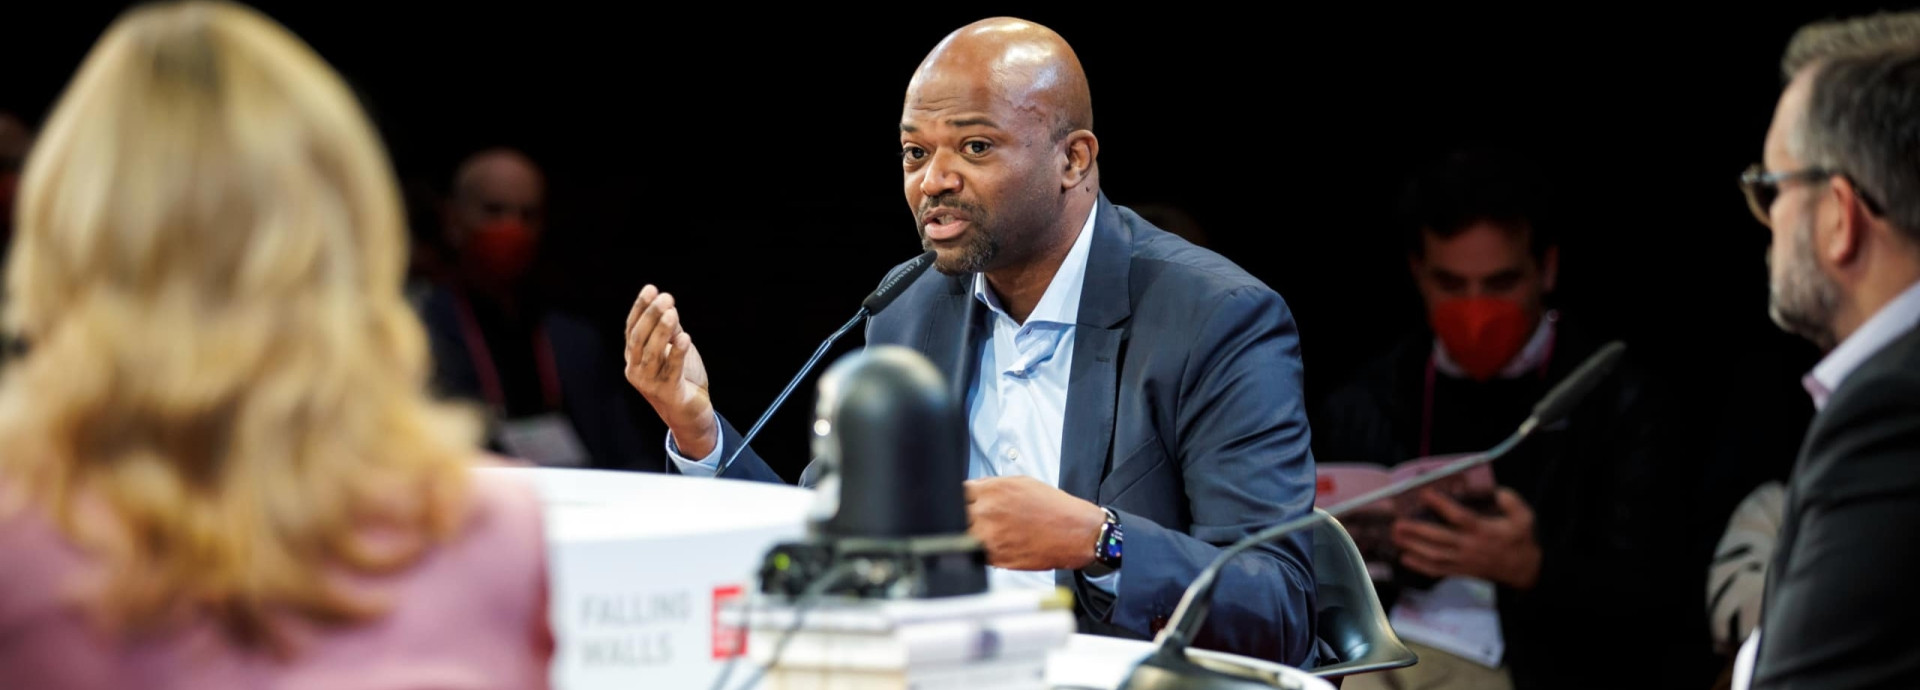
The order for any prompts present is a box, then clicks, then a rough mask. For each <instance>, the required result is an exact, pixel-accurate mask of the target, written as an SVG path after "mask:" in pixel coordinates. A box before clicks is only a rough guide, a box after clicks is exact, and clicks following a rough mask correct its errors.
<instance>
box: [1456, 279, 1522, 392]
mask: <svg viewBox="0 0 1920 690" xmlns="http://www.w3.org/2000/svg"><path fill="white" fill-rule="evenodd" d="M1430 316H1431V318H1432V321H1433V332H1434V335H1437V336H1440V343H1441V344H1442V345H1445V346H1446V347H1447V354H1448V355H1451V356H1452V357H1453V361H1454V362H1456V363H1458V364H1459V365H1460V368H1461V369H1465V370H1466V372H1467V376H1469V377H1472V378H1473V380H1475V381H1485V380H1487V379H1490V378H1493V375H1494V374H1498V373H1500V368H1501V367H1504V366H1506V365H1507V363H1508V362H1511V361H1513V357H1514V355H1518V354H1520V348H1522V347H1526V344H1527V338H1528V337H1529V336H1532V335H1533V330H1534V324H1532V323H1529V322H1528V321H1527V313H1526V310H1525V309H1522V308H1521V307H1520V303H1519V302H1515V301H1513V300H1510V299H1502V298H1499V297H1460V298H1454V299H1447V300H1441V301H1440V302H1438V303H1436V304H1434V305H1433V310H1432V314H1431V315H1430Z"/></svg>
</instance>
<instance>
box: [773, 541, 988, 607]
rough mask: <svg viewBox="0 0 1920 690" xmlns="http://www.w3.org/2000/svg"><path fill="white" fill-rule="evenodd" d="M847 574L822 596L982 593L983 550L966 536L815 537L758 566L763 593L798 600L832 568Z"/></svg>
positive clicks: (784, 546) (787, 545)
mask: <svg viewBox="0 0 1920 690" xmlns="http://www.w3.org/2000/svg"><path fill="white" fill-rule="evenodd" d="M841 565H845V566H847V569H848V570H849V572H848V573H846V575H845V576H843V577H840V579H839V582H837V583H836V584H834V585H832V586H831V587H830V588H829V589H828V590H827V591H826V592H824V594H826V595H831V596H845V597H852V598H858V599H932V598H939V597H952V596H963V595H968V594H979V593H981V592H985V591H987V551H986V549H984V548H982V547H981V546H980V542H979V540H977V539H974V538H973V537H972V536H969V535H967V534H965V533H962V534H954V535H941V536H928V537H905V538H889V539H875V538H857V537H825V536H814V537H809V538H807V539H804V540H801V541H793V542H784V543H781V544H778V545H776V546H774V547H773V549H772V550H769V551H768V552H767V555H766V557H765V558H764V559H762V560H761V563H760V592H761V593H762V594H770V595H781V596H787V597H797V596H799V595H800V594H801V593H802V592H805V591H807V588H808V587H810V586H812V585H813V584H814V583H815V582H817V581H819V580H820V579H821V578H824V577H826V576H827V575H828V574H829V573H832V572H833V571H834V569H835V567H837V566H841Z"/></svg>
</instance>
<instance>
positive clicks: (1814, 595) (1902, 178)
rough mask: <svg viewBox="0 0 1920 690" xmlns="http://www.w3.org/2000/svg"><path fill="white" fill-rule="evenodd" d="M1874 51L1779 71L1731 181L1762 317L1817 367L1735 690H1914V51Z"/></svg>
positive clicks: (1918, 517) (1918, 450)
mask: <svg viewBox="0 0 1920 690" xmlns="http://www.w3.org/2000/svg"><path fill="white" fill-rule="evenodd" d="M1799 42H1800V41H1799V40H1798V39H1796V43H1799ZM1885 48H1886V49H1884V50H1878V51H1861V52H1853V53H1844V52H1843V53H1838V54H1836V56H1834V57H1830V58H1823V59H1819V60H1815V61H1811V62H1810V63H1809V64H1807V65H1805V66H1804V67H1803V68H1801V69H1799V70H1797V72H1793V73H1792V77H1791V80H1790V81H1789V82H1788V85H1787V88H1786V90H1785V91H1784V93H1782V94H1781V97H1780V101H1779V104H1778V106H1777V108H1776V110H1775V113H1774V118H1773V124H1772V126H1771V128H1770V129H1769V130H1768V132H1767V136H1766V141H1765V148H1764V153H1763V163H1762V164H1760V165H1758V166H1755V167H1754V168H1752V169H1749V170H1748V171H1747V172H1746V173H1745V174H1743V175H1742V176H1741V178H1740V182H1741V187H1742V189H1743V190H1744V191H1745V192H1746V194H1747V200H1748V202H1749V204H1750V205H1751V206H1752V208H1753V210H1754V214H1755V215H1756V216H1757V217H1758V218H1759V219H1760V221H1761V222H1762V223H1764V224H1766V225H1767V226H1768V227H1769V228H1771V230H1772V236H1773V242H1772V246H1771V248H1770V250H1769V252H1768V256H1767V261H1768V266H1769V277H1770V280H1769V286H1770V290H1769V305H1768V309H1769V312H1770V314H1771V316H1772V317H1773V320H1774V322H1775V323H1776V324H1778V325H1779V326H1780V327H1781V328H1782V329H1785V330H1787V331H1789V332H1791V333H1794V334H1797V335H1800V336H1801V337H1804V338H1806V339H1808V340H1809V341H1811V342H1813V343H1814V344H1815V345H1817V346H1819V347H1820V349H1822V350H1823V351H1825V352H1826V356H1825V358H1824V359H1822V360H1821V361H1820V363H1819V364H1818V365H1816V366H1815V367H1814V368H1813V370H1812V371H1811V372H1809V373H1808V374H1807V375H1806V377H1805V378H1804V380H1803V383H1804V385H1805V386H1806V389H1807V392H1808V394H1809V395H1811V396H1812V398H1813V402H1814V406H1815V407H1816V408H1817V409H1818V410H1819V411H1818V413H1817V414H1816V416H1815V417H1814V420H1813V424H1812V426H1811V428H1810V429H1809V430H1808V434H1807V438H1806V441H1805V443H1804V444H1803V445H1802V447H1801V452H1800V457H1799V460H1798V461H1797V462H1796V464H1795V466H1794V470H1793V475H1792V476H1791V478H1790V479H1789V481H1788V483H1787V487H1786V497H1785V507H1784V516H1783V519H1782V520H1781V527H1780V532H1779V536H1778V539H1777V541H1776V542H1775V544H1774V545H1773V554H1772V557H1771V566H1770V568H1769V569H1768V574H1767V580H1766V583H1765V595H1764V598H1763V609H1762V611H1761V619H1760V626H1759V630H1758V631H1757V632H1756V633H1755V634H1754V636H1753V637H1752V638H1749V640H1748V643H1747V645H1746V647H1744V648H1743V649H1742V651H1741V654H1740V656H1741V659H1740V662H1739V663H1738V664H1737V665H1736V670H1735V673H1734V678H1733V685H1734V686H1735V687H1748V686H1749V681H1750V682H1751V687H1756V688H1784V687H1821V688H1844V687H1920V655H1915V654H1914V653H1913V652H1914V650H1915V649H1920V627H1915V625H1914V623H1915V622H1916V621H1917V620H1920V589H1915V588H1914V587H1913V586H1912V583H1911V580H1912V578H1913V576H1914V574H1915V573H1916V572H1920V543H1917V542H1915V541H1914V540H1913V535H1914V534H1915V532H1916V531H1920V328H1916V326H1920V52H1915V47H1914V46H1912V45H1911V44H1906V45H1885ZM1793 54H1794V53H1793V51H1792V50H1790V51H1789V58H1790V59H1791V58H1792V57H1793Z"/></svg>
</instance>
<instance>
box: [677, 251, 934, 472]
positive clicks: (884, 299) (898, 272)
mask: <svg viewBox="0 0 1920 690" xmlns="http://www.w3.org/2000/svg"><path fill="white" fill-rule="evenodd" d="M935 254H936V253H935V252H934V251H933V250H931V249H929V250H927V251H926V253H924V254H921V255H919V256H916V257H913V260H911V261H908V262H906V263H904V264H901V265H900V266H899V267H898V268H896V269H894V270H893V271H891V272H889V273H888V274H887V277H886V278H885V279H884V280H881V281H880V287H876V288H874V289H873V292H872V293H869V294H868V295H867V298H866V299H864V300H861V301H860V311H859V312H856V313H855V314H854V315H853V318H851V319H848V320H847V323H846V325H843V326H841V327H840V330H837V331H834V332H833V335H830V336H827V339H826V341H825V342H822V343H820V347H818V348H816V349H815V350H814V351H813V357H811V358H808V359H807V364H806V366H803V367H800V373H798V374H794V375H793V380H792V381H788V382H787V387H786V388H783V389H781V390H780V395H777V396H774V398H773V404H771V405H768V406H767V411H766V412H762V413H760V418H759V419H757V420H754V422H753V427H752V428H750V429H747V433H746V435H745V436H741V437H740V447H738V448H735V449H733V452H732V453H728V454H727V458H726V459H725V460H722V461H720V464H719V465H718V466H716V467H715V468H714V470H713V476H715V477H718V476H720V475H721V474H724V473H725V472H726V471H727V468H728V467H731V466H733V461H734V460H735V459H737V458H739V457H740V453H741V451H744V450H746V449H747V445H748V444H750V443H753V437H754V436H757V435H759V434H760V428H761V427H764V426H766V425H767V420H768V419H771V418H772V417H773V411H774V410H778V409H780V404H781V403H784V402H786V401H787V396H789V395H792V394H793V388H794V387H795V386H798V385H800V381H801V379H805V378H806V377H807V372H810V371H813V365H815V364H819V363H820V357H821V356H823V355H825V354H827V348H829V347H832V346H833V341H836V340H839V339H840V336H843V335H846V334H847V331H851V330H853V326H854V324H857V323H860V320H861V319H864V318H867V317H869V316H873V315H874V314H878V313H880V310H882V309H885V308H887V305H889V304H893V301H894V300H896V299H899V298H900V293H903V292H906V291H907V286H909V285H912V284H913V281H915V280H919V279H920V275H921V274H923V273H926V272H927V269H929V268H932V267H933V259H934V256H935Z"/></svg>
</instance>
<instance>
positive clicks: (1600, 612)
mask: <svg viewBox="0 0 1920 690" xmlns="http://www.w3.org/2000/svg"><path fill="white" fill-rule="evenodd" d="M1540 179H1541V176H1540V175H1539V174H1536V173H1534V172H1532V171H1531V170H1529V169H1528V167H1527V166H1526V164H1525V162H1524V161H1523V160H1521V159H1520V158H1518V157H1517V156H1514V155H1512V154H1508V153H1504V152H1500V151H1496V150H1488V149H1483V150H1463V151H1459V152H1456V153H1454V154H1452V155H1451V156H1450V157H1448V158H1446V159H1445V160H1444V161H1442V162H1441V163H1439V164H1437V165H1435V166H1433V167H1432V168H1430V169H1429V170H1427V171H1425V172H1424V173H1423V174H1421V175H1420V176H1418V177H1417V178H1416V179H1415V180H1414V181H1413V183H1412V184H1410V185H1409V187H1408V190H1407V194H1406V196H1405V198H1404V200H1403V201H1404V204H1405V209H1404V211H1405V212H1406V215H1407V217H1406V223H1405V225H1406V227H1407V229H1408V237H1409V240H1410V243H1409V245H1408V256H1407V262H1408V267H1409V269H1410V270H1411V272H1412V276H1413V279H1414V283H1415V285H1416V286H1417V287H1418V289H1419V292H1420V297H1421V301H1422V303H1423V305H1424V307H1425V309H1424V312H1425V317H1426V318H1425V319H1424V321H1425V323H1424V324H1422V325H1423V326H1424V328H1420V329H1417V331H1416V333H1415V334H1414V335H1411V336H1410V337H1408V338H1406V339H1405V340H1403V341H1401V342H1400V343H1399V344H1398V345H1397V346H1396V347H1394V348H1393V349H1392V350H1390V351H1389V352H1388V353H1387V354H1386V355H1384V356H1382V357H1380V358H1377V359H1375V360H1372V361H1370V362H1368V363H1366V364H1365V365H1363V366H1362V367H1361V368H1360V370H1359V372H1358V374H1357V375H1356V376H1354V378H1353V379H1352V380H1350V381H1349V382H1348V383H1346V384H1345V385H1343V386H1340V387H1338V388H1337V389H1335V390H1334V392H1333V393H1332V394H1331V395H1329V396H1328V397H1327V398H1326V400H1325V401H1324V402H1323V405H1322V407H1321V409H1320V410H1319V411H1318V414H1317V415H1316V416H1314V417H1313V418H1312V421H1313V428H1314V431H1315V432H1316V433H1315V438H1314V441H1315V443H1314V455H1315V457H1316V458H1317V459H1319V460H1320V461H1321V462H1325V463H1347V462H1364V463H1374V464H1379V465H1386V466H1392V465H1395V464H1398V463H1401V462H1403V461H1406V460H1409V459H1413V458H1418V457H1425V456H1438V455H1448V454H1454V453H1467V452H1475V451H1482V450H1485V449H1487V448H1490V447H1492V446H1493V445H1495V444H1497V443H1498V442H1499V441H1500V440H1501V439H1502V438H1504V437H1506V436H1507V435H1508V434H1510V433H1512V432H1513V429H1514V428H1515V427H1517V426H1518V425H1519V424H1520V421H1521V420H1522V419H1524V418H1525V417H1526V416H1527V415H1528V413H1529V412H1530V411H1531V409H1532V407H1533V405H1534V404H1535V403H1536V402H1538V401H1539V400H1540V398H1541V397H1542V396H1543V395H1545V394H1546V392H1547V390H1548V389H1549V388H1551V387H1552V386H1553V385H1554V384H1556V383H1558V382H1559V381H1560V380H1561V379H1562V378H1564V377H1565V376H1567V375H1568V374H1569V373H1570V372H1571V371H1572V370H1573V369H1574V368H1575V367H1577V366H1578V365H1579V364H1580V362H1581V361H1582V360H1583V359H1585V358H1586V357H1587V356H1588V355H1590V354H1592V353H1593V352H1594V351H1595V350H1597V349H1598V348H1599V346H1600V345H1602V344H1603V343H1604V341H1603V340H1601V339H1599V338H1597V337H1595V336H1594V335H1593V334H1591V333H1589V332H1587V331H1585V330H1583V329H1582V328H1580V323H1579V321H1578V320H1577V319H1568V318H1563V317H1562V315H1561V314H1560V312H1559V311H1558V310H1556V309H1554V308H1553V307H1552V306H1550V303H1549V296H1550V294H1551V293H1552V291H1553V289H1554V287H1555V285H1556V283H1557V282H1558V278H1559V276H1558V273H1559V258H1560V257H1559V248H1558V246H1557V245H1556V243H1555V241H1554V238H1553V237H1552V235H1551V234H1550V232H1551V230H1552V227H1553V226H1552V223H1551V220H1550V218H1548V217H1547V214H1546V213H1545V205H1544V203H1543V202H1544V196H1545V195H1544V193H1543V192H1544V190H1542V189H1540V188H1539V186H1538V181H1539V180H1540ZM1653 386H1654V383H1653V381H1652V380H1651V379H1650V378H1649V377H1648V376H1647V375H1646V374H1645V373H1643V371H1642V370H1641V369H1640V368H1639V367H1637V366H1636V365H1635V364H1634V363H1633V362H1632V358H1629V361H1627V362H1625V363H1623V366H1622V367H1620V369H1619V370H1617V371H1616V372H1615V374H1614V375H1613V376H1612V377H1610V378H1609V379H1608V380H1607V381H1605V382H1604V383H1602V384H1601V387H1600V388H1599V389H1597V390H1596V391H1595V392H1594V394H1593V395H1591V396H1589V397H1588V398H1587V400H1586V402H1585V403H1583V404H1582V406H1581V407H1579V408H1577V409H1576V410H1575V411H1574V412H1573V413H1572V414H1571V415H1570V417H1569V418H1568V419H1567V420H1566V421H1565V422H1564V423H1562V424H1556V425H1554V426H1550V427H1547V428H1544V429H1542V430H1540V431H1538V432H1536V433H1535V435H1534V436H1533V437H1532V438H1530V439H1529V440H1528V441H1527V442H1525V443H1523V444H1522V445H1521V446H1520V447H1519V448H1518V449H1517V450H1516V451H1515V452H1513V453H1512V454H1510V455H1508V456H1505V457H1503V458H1501V459H1499V460H1496V461H1494V463H1493V465H1492V469H1493V478H1494V482H1495V483H1497V487H1495V488H1494V489H1493V491H1492V493H1489V494H1481V495H1471V494H1466V495H1461V494H1453V495H1450V494H1448V493H1446V492H1443V491H1438V490H1435V489H1428V490H1425V491H1423V492H1420V493H1419V494H1418V495H1417V496H1416V497H1415V503H1416V505H1418V506H1419V508H1420V509H1423V510H1422V511H1420V512H1411V511H1410V512H1407V513H1403V514H1402V517H1400V518H1399V519H1397V520H1395V521H1394V522H1393V525H1392V529H1391V535H1392V546H1393V549H1392V551H1393V552H1394V553H1395V554H1396V556H1395V558H1397V562H1394V563H1393V564H1392V565H1393V568H1392V572H1393V574H1392V576H1391V578H1390V580H1389V581H1384V582H1380V583H1378V584H1379V585H1380V588H1381V592H1382V595H1383V599H1385V600H1386V601H1387V603H1388V604H1389V605H1390V606H1391V616H1390V617H1391V618H1392V621H1393V623H1394V625H1395V628H1396V630H1398V631H1399V632H1400V634H1401V636H1402V637H1403V638H1405V639H1406V640H1407V641H1408V642H1409V643H1410V644H1412V645H1413V646H1414V647H1415V649H1416V651H1417V653H1418V654H1419V655H1420V663H1419V664H1418V665H1415V666H1413V667H1410V668H1407V669H1400V670H1397V671H1394V672H1389V673H1382V674H1371V675H1365V676H1357V677H1355V678H1351V679H1348V682H1347V684H1346V685H1345V686H1344V687H1348V688H1353V687H1360V688H1375V687H1385V688H1523V689H1524V688H1540V687H1555V688H1559V687H1575V686H1579V685H1580V684H1581V683H1582V682H1586V681H1585V680H1584V678H1589V677H1591V678H1595V679H1597V678H1598V677H1599V676H1598V675H1596V674H1593V673H1591V672H1590V668H1591V666H1590V665H1588V663H1587V662H1590V659H1589V658H1588V655H1590V654H1593V653H1594V651H1595V650H1596V649H1605V648H1618V647H1619V646H1620V645H1621V644H1623V643H1629V641H1630V644H1631V645H1632V647H1633V648H1634V649H1635V650H1636V651H1635V655H1636V658H1638V659H1647V658H1648V657H1649V656H1659V655H1662V654H1672V655H1673V656H1672V657H1671V660H1672V661H1673V662H1674V664H1673V665H1663V666H1660V667H1664V668H1685V669H1689V670H1690V672H1691V669H1700V670H1701V671H1702V672H1704V671H1705V670H1706V666H1705V665H1704V663H1703V660H1704V659H1706V658H1707V656H1708V654H1709V649H1708V647H1707V641H1706V636H1705V631H1704V629H1703V628H1702V627H1701V626H1700V625H1699V624H1698V622H1697V618H1698V616H1697V609H1698V605H1697V604H1691V603H1690V602H1692V600H1693V599H1696V598H1697V594H1695V592H1696V589H1697V588H1696V587H1695V586H1694V585H1695V583H1694V582H1692V581H1691V580H1689V579H1686V578H1685V576H1686V575H1687V574H1689V572H1690V571H1689V570H1688V569H1687V568H1686V567H1684V565H1682V564H1681V563H1679V562H1678V560H1677V559H1679V558H1683V557H1684V556H1685V553H1686V552H1684V551H1682V549H1683V548H1684V545H1686V544H1689V543H1690V542H1688V541H1685V540H1683V537H1684V536H1686V535H1685V533H1684V531H1682V530H1666V531H1669V532H1672V533H1671V534H1662V531H1663V530H1662V528H1661V523H1660V521H1659V520H1657V519H1656V518H1657V512H1658V510H1659V509H1660V508H1662V507H1663V502H1662V501H1661V499H1658V498H1656V496H1658V495H1659V493H1660V492H1661V491H1662V490H1665V489H1667V488H1671V486H1678V485H1680V482H1679V481H1675V479H1677V478H1675V477H1672V476H1658V473H1662V472H1666V471H1667V470H1666V469H1664V468H1661V467H1660V460H1659V459H1658V458H1657V455H1658V454H1659V452H1658V451H1657V450H1656V448H1657V447H1659V446H1658V444H1656V438H1657V434H1658V433H1659V426H1660V425H1659V424H1658V421H1657V420H1658V418H1659V413H1658V412H1656V410H1655V408H1654V403H1655V401H1656V400H1657V399H1658V396H1657V395H1656V394H1655V393H1654V391H1653ZM1423 623H1424V625H1423ZM1696 629H1698V630H1696ZM1696 632H1697V633H1698V634H1697V635H1695V634H1694V633H1696ZM1649 649H1652V650H1657V651H1654V652H1652V653H1651V654H1648V653H1646V652H1645V651H1644V650H1649ZM1706 680H1707V679H1706V678H1704V677H1703V678H1701V679H1700V681H1701V682H1700V683H1699V684H1701V685H1703V684H1704V683H1705V682H1706Z"/></svg>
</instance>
